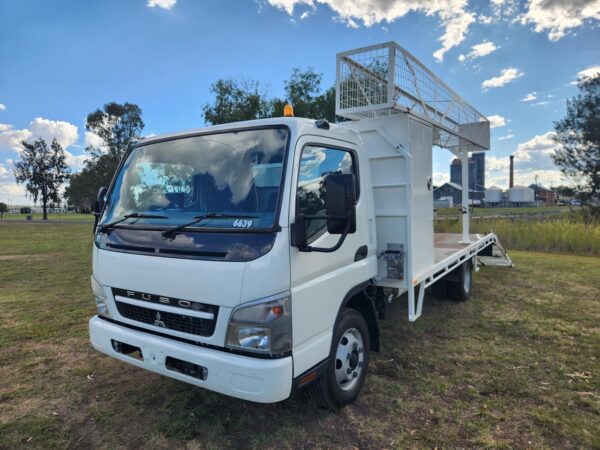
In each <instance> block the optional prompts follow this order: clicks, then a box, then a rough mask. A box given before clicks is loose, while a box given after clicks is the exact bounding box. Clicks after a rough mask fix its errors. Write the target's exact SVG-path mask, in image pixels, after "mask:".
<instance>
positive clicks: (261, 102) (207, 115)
mask: <svg viewBox="0 0 600 450" xmlns="http://www.w3.org/2000/svg"><path fill="white" fill-rule="evenodd" d="M322 79H323V75H322V74H320V73H316V72H315V71H314V70H313V69H312V68H311V67H309V68H308V69H306V70H304V71H302V70H300V69H298V68H296V69H293V71H292V75H291V76H290V79H289V80H287V81H286V82H285V94H286V95H285V98H284V99H280V98H272V99H268V98H267V95H266V93H265V92H264V90H262V89H261V87H260V84H259V83H258V81H248V80H239V79H232V78H230V79H225V80H217V81H216V82H215V83H213V84H212V86H211V88H210V91H211V92H212V93H213V94H215V100H214V102H213V103H212V104H206V105H204V107H203V112H204V120H205V121H206V122H207V123H210V124H213V125H217V124H221V123H230V122H237V121H241V120H252V119H262V118H265V117H281V116H283V108H284V106H285V105H286V103H290V104H292V105H293V107H294V114H295V115H296V116H297V117H312V118H318V119H327V120H329V121H330V122H335V120H336V117H335V89H334V88H333V87H331V88H329V89H327V90H325V91H322V89H321V81H322Z"/></svg>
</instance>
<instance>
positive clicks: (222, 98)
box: [202, 78, 269, 125]
mask: <svg viewBox="0 0 600 450" xmlns="http://www.w3.org/2000/svg"><path fill="white" fill-rule="evenodd" d="M210 92H212V93H213V94H215V101H214V103H213V104H206V105H204V107H203V108H202V111H203V112H204V120H205V121H206V122H207V123H210V124H212V125H218V124H221V123H229V122H238V121H241V120H252V119H261V118H264V117H268V116H269V103H268V101H267V100H265V94H264V92H262V90H261V88H260V85H259V83H258V82H257V81H248V80H243V79H233V78H229V79H226V80H217V81H216V82H214V83H213V84H212V85H211V87H210Z"/></svg>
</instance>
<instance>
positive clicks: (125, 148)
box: [65, 102, 144, 212]
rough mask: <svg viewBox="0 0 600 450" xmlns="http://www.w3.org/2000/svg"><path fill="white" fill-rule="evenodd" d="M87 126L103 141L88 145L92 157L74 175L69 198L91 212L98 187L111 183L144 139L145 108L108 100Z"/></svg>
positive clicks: (73, 203) (82, 209)
mask: <svg viewBox="0 0 600 450" xmlns="http://www.w3.org/2000/svg"><path fill="white" fill-rule="evenodd" d="M85 128H86V130H88V131H90V132H92V133H94V134H95V135H97V136H98V137H99V138H100V141H101V144H100V145H98V146H89V147H87V148H86V151H87V152H88V153H89V154H90V156H91V158H90V159H88V160H87V161H86V164H85V167H84V168H83V170H82V171H81V172H79V173H76V174H74V175H72V177H71V180H70V183H69V186H67V187H66V189H65V198H66V199H67V203H68V204H69V205H72V206H75V207H76V209H78V210H79V211H82V212H89V211H90V210H91V207H92V205H93V203H94V200H95V199H96V195H97V193H98V190H99V189H100V188H101V187H102V186H108V185H109V184H110V182H111V181H112V178H113V176H114V174H115V172H116V170H117V168H118V167H119V163H120V161H121V159H122V158H123V157H124V156H125V155H126V154H127V153H128V152H129V151H130V150H131V148H132V147H133V146H134V145H135V144H136V143H137V142H138V141H139V140H140V139H141V133H142V130H143V129H144V121H143V120H142V110H141V109H140V107H139V106H138V105H135V104H133V103H124V104H122V105H121V104H119V103H115V102H111V103H107V104H106V105H104V107H103V108H102V109H97V110H96V111H94V112H92V113H90V114H88V116H87V120H86V125H85Z"/></svg>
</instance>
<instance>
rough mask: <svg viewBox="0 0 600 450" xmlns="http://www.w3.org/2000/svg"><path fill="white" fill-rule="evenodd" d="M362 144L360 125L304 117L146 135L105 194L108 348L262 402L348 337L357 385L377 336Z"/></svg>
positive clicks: (299, 379) (100, 272)
mask: <svg viewBox="0 0 600 450" xmlns="http://www.w3.org/2000/svg"><path fill="white" fill-rule="evenodd" d="M361 152H362V149H361V140H360V136H359V134H358V133H356V132H355V131H353V130H349V129H347V128H343V127H339V126H336V125H330V124H328V123H327V122H324V121H315V120H308V119H301V118H277V119H265V120H258V121H249V122H240V123H234V124H228V125H223V126H215V127H208V128H205V129H202V130H194V131H190V132H184V133H176V134H171V135H166V136H157V137H152V138H149V139H144V140H143V141H141V142H140V143H139V144H138V145H137V146H136V147H135V148H134V149H133V150H132V151H131V152H130V154H129V155H128V156H127V157H126V158H125V159H124V160H123V162H122V164H121V166H120V168H119V171H118V173H117V175H116V177H115V179H114V181H113V184H112V186H111V188H110V190H109V191H108V193H106V194H104V193H103V198H102V199H101V201H102V202H104V199H105V204H103V205H102V213H101V216H100V218H99V221H98V224H97V226H96V228H95V234H94V248H93V275H92V287H93V292H94V296H95V300H96V304H97V307H98V315H97V316H96V317H94V318H92V319H91V321H90V336H91V341H92V344H93V345H94V347H95V348H96V349H98V350H100V351H101V352H104V353H106V354H108V355H110V356H113V357H115V358H117V359H121V360H123V361H126V362H129V363H131V364H134V365H137V366H140V367H143V368H146V369H149V370H151V371H154V372H157V373H160V374H162V375H167V376H170V377H173V378H177V379H179V380H182V381H186V382H188V383H191V384H195V385H197V386H201V387H204V388H207V389H210V390H214V391H217V392H220V393H223V394H227V395H231V396H234V397H239V398H243V399H246V400H252V401H257V402H276V401H279V400H283V399H285V398H287V397H288V396H289V395H290V393H291V392H292V390H293V389H295V388H297V387H299V386H302V385H303V384H307V383H309V382H313V381H315V379H317V378H320V377H322V376H324V375H325V376H326V375H327V370H326V369H327V368H326V366H327V365H328V361H329V360H330V355H331V354H332V351H333V347H335V349H334V350H335V353H336V358H335V361H334V363H333V364H334V366H335V365H336V364H337V365H338V366H341V367H340V368H338V369H337V370H333V374H334V375H336V377H337V378H336V385H337V388H339V389H338V392H337V394H338V395H337V396H335V395H334V396H333V399H330V400H329V401H330V402H331V401H333V403H335V404H338V405H339V404H342V403H345V402H347V401H350V400H352V399H353V398H354V396H355V395H354V394H358V391H359V389H356V388H357V387H360V385H362V383H363V382H364V374H365V372H366V364H367V362H368V360H367V358H365V355H368V350H369V349H370V348H376V347H377V345H378V329H377V321H376V310H375V304H374V297H373V295H372V293H371V292H370V291H369V289H370V286H371V282H370V280H372V279H373V278H374V276H375V275H376V271H377V260H376V256H375V230H374V224H373V206H372V203H373V199H372V194H371V189H370V188H369V186H370V184H371V183H370V170H369V168H368V166H367V165H366V164H365V158H363V157H362V156H361ZM328 197H329V198H328ZM300 222H301V223H300ZM290 225H292V226H290ZM300 227H302V229H300ZM340 241H342V242H341V244H340ZM348 311H349V312H350V314H349V313H348ZM348 318H349V319H348ZM342 319H344V320H345V321H346V322H347V323H349V324H350V325H351V326H348V327H347V329H344V330H338V331H339V332H340V333H341V335H340V336H341V337H340V338H339V339H338V341H340V342H341V341H343V342H344V344H341V343H340V342H338V343H337V345H334V344H332V338H333V335H334V332H335V331H336V326H335V325H336V322H337V321H339V320H342ZM346 332H348V333H347V334H346V335H344V333H346ZM365 350H366V351H365ZM342 369H343V370H342ZM330 372H331V371H330ZM348 393H350V395H348ZM334 394H336V392H334ZM339 394H342V395H339Z"/></svg>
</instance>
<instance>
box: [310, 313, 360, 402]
mask: <svg viewBox="0 0 600 450" xmlns="http://www.w3.org/2000/svg"><path fill="white" fill-rule="evenodd" d="M369 348H370V342H369V329H368V328H367V323H366V322H365V319H364V318H363V316H362V315H361V314H360V313H359V312H357V311H356V310H354V309H349V308H345V309H344V310H342V312H341V315H340V317H339V320H338V322H337V325H336V327H335V330H334V333H333V341H332V345H331V350H330V352H329V360H328V362H327V367H326V369H325V373H323V375H321V377H320V378H319V379H317V380H315V382H314V383H312V384H311V385H310V386H309V392H310V394H311V396H312V397H313V398H314V400H315V401H316V402H317V403H318V404H319V405H320V406H322V407H324V408H329V409H331V410H337V409H339V408H341V407H342V406H344V405H345V404H347V403H350V402H352V401H354V400H356V398H357V397H358V394H359V393H360V390H361V389H362V387H363V384H364V382H365V377H366V375H367V367H368V364H369Z"/></svg>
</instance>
